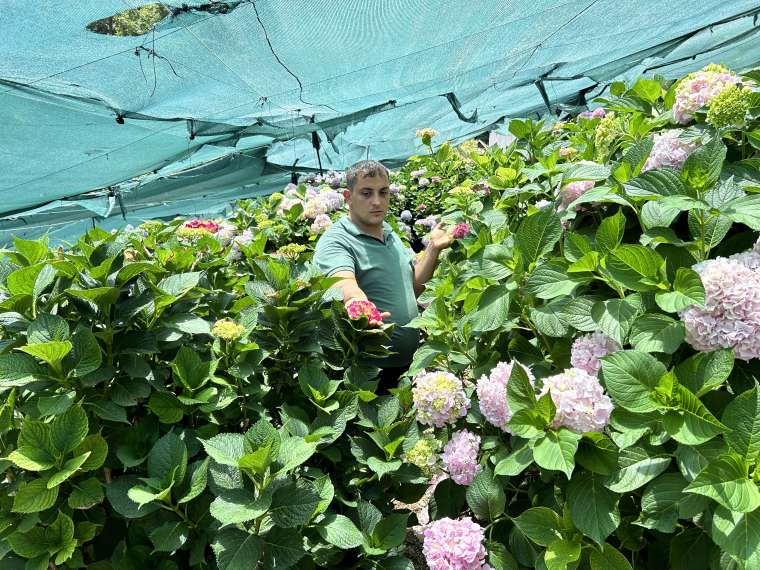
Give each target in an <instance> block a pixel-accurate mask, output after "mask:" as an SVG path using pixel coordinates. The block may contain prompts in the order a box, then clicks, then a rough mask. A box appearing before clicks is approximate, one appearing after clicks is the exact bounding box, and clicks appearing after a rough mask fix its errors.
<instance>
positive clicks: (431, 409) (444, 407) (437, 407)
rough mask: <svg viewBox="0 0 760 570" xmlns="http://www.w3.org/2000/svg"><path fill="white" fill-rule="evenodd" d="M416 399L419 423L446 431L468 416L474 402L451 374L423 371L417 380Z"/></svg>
mask: <svg viewBox="0 0 760 570" xmlns="http://www.w3.org/2000/svg"><path fill="white" fill-rule="evenodd" d="M412 398H413V400H414V405H415V406H416V408H417V421H419V422H420V423H422V424H425V425H429V426H434V427H443V426H445V425H446V424H449V423H454V422H455V421H457V420H458V419H459V418H461V417H464V416H465V415H467V410H468V409H469V408H470V401H469V400H468V399H467V395H466V394H465V393H464V387H463V386H462V381H461V380H460V379H459V378H457V377H456V376H454V375H453V374H452V373H451V372H445V371H442V370H434V371H431V372H427V371H426V370H423V371H422V372H420V373H418V374H417V375H416V376H415V377H414V381H413V385H412Z"/></svg>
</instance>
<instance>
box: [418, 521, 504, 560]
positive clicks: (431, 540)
mask: <svg viewBox="0 0 760 570" xmlns="http://www.w3.org/2000/svg"><path fill="white" fill-rule="evenodd" d="M422 534H423V537H424V539H423V544H422V553H423V554H424V555H425V561H426V562H427V565H428V568H430V570H491V567H490V566H489V565H488V564H486V562H485V558H486V554H487V552H486V548H485V546H484V545H483V541H484V540H485V535H484V532H483V528H482V527H481V526H480V525H478V524H477V523H475V522H473V520H472V519H471V518H470V517H463V518H461V519H450V518H448V517H446V518H442V519H439V520H437V521H433V522H431V523H429V524H428V525H427V526H426V527H425V530H424V531H423V533H422Z"/></svg>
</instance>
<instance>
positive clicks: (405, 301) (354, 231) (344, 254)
mask: <svg viewBox="0 0 760 570" xmlns="http://www.w3.org/2000/svg"><path fill="white" fill-rule="evenodd" d="M383 230H384V240H379V239H378V238H376V237H374V236H371V235H368V234H366V233H364V232H362V231H360V230H359V229H358V228H357V227H356V226H355V225H354V223H353V222H352V221H351V218H350V217H349V216H343V217H342V218H340V219H339V220H338V221H337V222H335V223H334V224H333V225H332V226H331V227H330V228H329V229H328V230H327V231H326V232H325V233H324V235H323V236H322V237H321V238H320V239H319V241H318V242H317V248H316V250H315V252H314V262H315V263H316V265H317V267H318V268H319V269H320V271H322V272H323V273H324V274H325V275H327V276H328V277H329V276H331V275H333V274H334V273H337V272H338V271H351V272H352V273H353V274H354V275H355V276H356V281H357V283H358V284H359V287H360V288H361V290H362V291H364V293H365V294H366V295H367V298H368V299H369V300H370V301H372V302H373V303H374V304H375V305H376V306H377V308H378V309H379V310H380V312H381V313H382V312H383V311H388V312H389V313H390V314H391V316H390V317H388V318H387V319H386V320H387V321H388V322H392V323H395V324H396V326H395V327H394V330H393V333H392V334H391V347H390V349H391V350H392V351H394V352H397V353H398V354H393V355H391V356H389V357H387V358H384V359H382V360H377V361H372V362H369V363H368V364H371V365H373V366H379V367H380V368H391V367H400V366H407V365H409V363H411V361H412V356H413V355H414V351H415V350H417V346H418V345H419V340H420V336H419V330H418V329H413V328H409V327H405V326H404V325H406V324H407V323H409V321H411V320H412V319H413V318H415V317H416V316H417V315H418V314H419V312H418V310H417V298H416V297H415V295H414V265H413V260H414V257H413V256H414V254H413V253H411V251H410V250H409V249H407V248H406V247H404V244H403V243H402V241H401V238H399V237H398V236H397V235H396V234H395V233H393V229H392V228H391V226H390V225H389V224H388V223H387V222H383Z"/></svg>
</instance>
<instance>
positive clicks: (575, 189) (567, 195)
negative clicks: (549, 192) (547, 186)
mask: <svg viewBox="0 0 760 570" xmlns="http://www.w3.org/2000/svg"><path fill="white" fill-rule="evenodd" d="M594 184H595V183H594V181H593V180H576V181H575V182H570V183H569V184H565V185H564V186H563V187H562V189H561V190H560V191H559V195H560V198H562V202H561V203H560V205H559V206H557V211H558V212H562V211H563V210H566V209H567V207H568V206H569V205H570V204H572V203H573V202H575V201H576V200H577V199H578V198H580V197H581V196H583V195H584V194H585V193H586V192H588V191H589V190H591V189H592V188H593V187H594Z"/></svg>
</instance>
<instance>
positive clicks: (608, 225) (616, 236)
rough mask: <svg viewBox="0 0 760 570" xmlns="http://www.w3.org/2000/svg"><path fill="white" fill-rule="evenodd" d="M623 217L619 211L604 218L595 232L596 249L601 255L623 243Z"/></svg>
mask: <svg viewBox="0 0 760 570" xmlns="http://www.w3.org/2000/svg"><path fill="white" fill-rule="evenodd" d="M624 231H625V215H624V214H623V210H622V209H620V210H618V211H617V213H616V214H615V215H614V216H609V217H607V218H604V219H603V220H602V222H601V223H600V224H599V227H598V228H597V230H596V247H597V248H599V252H600V253H601V254H602V255H607V254H608V253H609V252H611V251H612V250H614V249H615V248H617V247H618V246H619V245H620V244H621V243H622V241H623V232H624Z"/></svg>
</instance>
